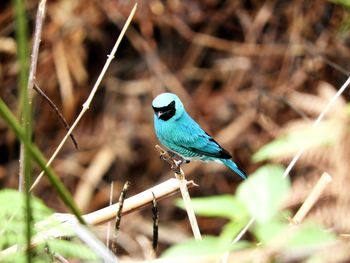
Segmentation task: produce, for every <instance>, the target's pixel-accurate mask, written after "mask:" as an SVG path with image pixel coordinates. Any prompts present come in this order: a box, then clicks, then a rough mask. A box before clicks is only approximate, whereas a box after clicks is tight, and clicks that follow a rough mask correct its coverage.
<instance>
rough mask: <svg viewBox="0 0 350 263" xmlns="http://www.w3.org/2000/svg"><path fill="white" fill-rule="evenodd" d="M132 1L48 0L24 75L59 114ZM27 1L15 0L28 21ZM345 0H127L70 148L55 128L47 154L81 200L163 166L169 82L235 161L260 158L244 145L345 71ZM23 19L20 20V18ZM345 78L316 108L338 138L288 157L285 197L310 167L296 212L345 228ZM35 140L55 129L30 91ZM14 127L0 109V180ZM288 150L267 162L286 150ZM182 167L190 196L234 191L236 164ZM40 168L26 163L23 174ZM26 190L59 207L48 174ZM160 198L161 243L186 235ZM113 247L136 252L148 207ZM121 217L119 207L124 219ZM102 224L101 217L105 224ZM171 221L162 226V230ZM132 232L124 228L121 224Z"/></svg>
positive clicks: (253, 145)
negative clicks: (159, 127)
mask: <svg viewBox="0 0 350 263" xmlns="http://www.w3.org/2000/svg"><path fill="white" fill-rule="evenodd" d="M133 4H134V1H106V0H104V1H94V0H85V1H82V0H77V1H63V0H57V1H48V3H47V16H46V20H45V24H44V27H43V35H42V42H41V47H40V55H39V60H38V68H37V75H36V82H37V84H38V86H39V87H40V88H41V89H42V90H43V91H44V92H45V93H46V94H47V95H48V96H49V97H50V98H51V99H52V100H53V101H54V102H55V103H56V104H57V105H58V107H59V108H60V109H61V110H62V113H63V115H64V116H65V118H66V119H67V121H68V123H72V122H73V121H74V119H75V118H76V116H77V114H78V112H79V111H80V109H81V106H82V103H83V102H84V101H85V100H86V98H87V96H88V94H89V92H90V90H91V87H92V86H93V83H94V82H95V80H96V78H97V76H98V74H99V72H100V70H101V68H102V67H103V64H104V62H105V59H106V55H107V54H108V53H109V51H110V49H111V47H112V46H113V44H114V42H115V40H116V38H117V36H118V34H119V32H120V29H121V27H122V25H123V23H124V21H125V18H126V17H127V16H128V14H129V12H130V10H131V8H132V6H133ZM0 6H1V10H2V11H1V13H0V83H1V89H0V94H1V98H3V99H4V100H5V102H6V103H7V104H8V105H9V106H10V107H11V109H12V110H13V111H14V112H16V111H17V101H18V98H17V82H16V75H17V71H18V64H17V63H16V41H15V39H14V23H13V10H12V6H11V1H3V2H2V3H1V4H0ZM36 8H37V1H27V10H28V17H29V21H30V26H31V30H33V24H34V19H35V13H36ZM346 18H347V12H346V10H345V9H344V7H342V6H340V5H336V4H334V3H331V2H328V1H322V0H317V1H299V0H298V1H279V0H272V1H255V0H250V1H217V0H206V1H190V0H186V1H180V0H167V1H158V0H153V1H150V0H149V1H140V2H139V6H138V10H137V12H136V15H135V17H134V19H133V22H132V24H131V26H130V27H129V29H128V31H127V34H126V37H125V38H124V40H123V42H122V45H121V47H120V48H119V50H118V51H117V56H116V60H114V61H113V62H112V64H111V67H110V68H109V70H108V72H107V74H106V76H105V78H104V80H103V83H102V86H101V88H100V89H99V91H98V92H97V94H96V97H95V99H94V100H93V102H92V105H91V108H90V110H89V111H88V112H87V113H86V115H85V116H84V118H83V119H82V121H81V123H80V124H79V126H78V127H77V128H76V130H75V131H74V135H75V138H76V139H77V141H78V144H79V149H78V150H76V149H75V148H74V145H73V143H72V142H71V141H67V143H66V144H65V146H64V148H63V150H62V151H61V153H60V154H59V155H58V157H57V158H56V160H55V161H54V163H53V165H52V167H53V169H54V170H55V171H57V173H58V174H59V175H60V177H61V178H62V180H63V182H64V183H65V185H66V186H67V187H68V188H69V189H70V190H71V192H72V193H73V195H74V197H75V199H76V201H77V203H78V205H79V206H80V208H81V209H82V210H83V211H84V212H89V211H93V210H96V209H98V208H100V207H103V206H106V205H107V204H108V203H109V188H110V182H111V181H114V183H115V185H114V189H115V192H114V195H115V200H117V198H118V195H119V192H120V189H121V188H122V186H123V184H124V182H125V181H126V180H128V181H130V182H131V186H130V190H129V192H128V195H129V196H131V195H133V194H135V193H138V192H140V191H143V190H145V189H147V188H149V187H151V186H153V185H155V184H157V183H159V182H161V181H164V180H165V179H166V178H169V177H171V176H172V173H170V172H169V167H168V166H167V165H166V164H165V163H164V162H162V161H160V160H159V155H158V152H157V151H156V150H155V148H154V146H155V145H156V144H157V143H158V142H157V140H156V137H155V134H154V131H153V112H152V108H151V101H152V99H153V97H154V96H155V95H157V94H159V93H160V92H164V91H171V92H174V93H176V94H178V95H179V96H180V97H181V98H182V100H183V102H184V104H185V105H186V106H187V108H188V111H189V112H190V113H191V114H192V116H193V117H194V118H195V119H196V120H198V122H199V123H200V124H201V125H202V126H203V127H204V128H205V129H206V130H207V131H208V132H209V133H210V134H213V135H214V137H215V138H216V139H217V141H219V142H220V143H221V144H222V145H223V146H225V148H227V149H228V150H229V151H230V152H232V153H233V156H234V160H235V161H236V162H237V163H238V164H239V165H240V166H241V167H242V169H244V170H245V171H246V172H247V173H248V174H249V173H251V172H253V171H254V170H255V169H256V168H257V167H259V166H260V165H261V163H253V162H252V161H251V156H252V155H253V153H255V152H256V151H257V150H258V149H259V148H260V147H262V146H263V145H265V144H266V143H268V142H270V141H271V140H273V139H274V138H276V137H277V136H279V135H281V134H283V133H285V132H286V131H288V130H290V129H303V128H304V127H305V125H306V124H307V123H308V122H310V120H313V119H315V118H316V117H317V115H318V114H319V113H320V112H321V111H322V109H323V108H324V106H325V104H326V103H327V101H329V99H330V98H331V97H332V96H333V95H334V94H335V92H336V90H337V89H339V87H340V86H341V85H342V83H343V82H344V80H345V79H346V78H347V75H349V72H350V70H349V69H348V68H349V63H348V61H349V60H350V52H349V51H350V50H349V34H348V33H347V31H345V29H346V22H345V21H346ZM31 32H32V31H31ZM348 96H349V91H346V92H345V93H344V94H343V96H342V97H341V99H339V100H338V101H337V103H336V105H335V107H333V108H332V111H331V112H330V113H329V114H328V115H327V118H328V119H332V120H333V121H334V136H337V140H336V141H337V142H336V144H335V145H333V146H332V147H322V148H317V149H313V150H308V151H307V152H306V153H305V154H304V155H303V157H302V158H301V160H300V161H299V162H298V163H297V166H296V167H295V168H294V169H293V170H292V173H291V178H292V181H293V196H292V198H291V199H290V200H289V202H288V204H286V205H287V206H288V207H290V208H292V209H294V208H296V207H297V206H298V205H300V203H301V202H302V201H303V200H304V199H305V197H306V195H307V194H308V192H309V191H310V189H311V187H312V186H313V185H314V183H315V182H316V180H317V179H318V178H319V176H320V174H321V173H322V172H323V171H328V172H329V173H330V174H331V175H332V176H333V180H334V181H333V183H332V186H331V187H329V188H328V189H327V192H326V195H325V196H324V197H323V198H322V199H321V200H320V201H319V202H318V203H317V205H316V207H314V208H313V210H312V211H311V213H310V215H309V217H312V218H314V219H315V220H317V221H319V222H321V223H324V224H325V225H326V226H327V227H330V228H332V229H334V230H336V231H337V232H338V233H342V234H346V233H349V232H350V221H349V216H350V212H349V211H350V209H349V205H350V193H349V191H348V188H349V177H348V171H349V168H350V167H349V163H350V162H349V158H350V153H349V145H350V138H349V135H348V129H349V128H348V123H349V120H348V119H347V118H348V116H343V115H342V114H341V112H342V110H343V109H344V108H345V107H346V101H347V100H348ZM33 105H34V127H35V128H34V141H35V143H36V144H37V145H38V146H39V148H40V149H41V150H42V151H43V153H44V154H45V155H46V156H47V157H49V156H50V155H51V154H52V153H53V151H54V150H55V149H56V147H57V145H58V144H59V142H60V140H61V139H62V137H63V136H64V135H65V132H66V131H65V129H64V127H63V126H62V125H61V123H60V121H59V120H58V118H57V116H56V115H55V114H54V113H53V111H52V109H51V108H50V106H49V105H48V103H47V102H46V101H45V100H44V99H43V98H42V97H40V96H38V95H36V96H35V98H34V103H33ZM18 145H19V143H18V141H17V140H16V138H15V136H14V135H13V133H12V132H11V131H10V130H9V129H8V128H7V127H6V125H5V124H4V123H3V122H2V121H1V120H0V183H1V186H2V187H4V188H5V187H11V188H16V187H17V184H18V182H17V180H18V176H17V171H18V159H19V156H18ZM292 156H293V154H292V153H291V154H286V155H285V156H281V158H280V159H278V160H277V159H276V160H275V161H276V162H281V163H283V164H288V161H289V160H290V158H291V157H292ZM184 170H185V173H186V175H187V176H188V177H189V178H190V179H193V180H195V182H196V183H197V184H199V186H200V187H198V188H194V189H192V190H191V194H192V196H209V195H214V194H225V193H233V192H234V190H235V188H236V187H237V185H238V184H239V183H240V179H239V178H238V176H236V175H233V174H232V173H230V171H228V170H227V169H226V168H225V167H222V166H218V165H215V164H199V163H191V164H189V165H187V166H186V167H184ZM39 172H40V171H39V170H36V174H38V173H39ZM35 195H37V196H39V197H41V198H42V199H43V200H45V202H46V203H47V204H48V205H49V206H50V207H52V208H54V209H55V210H57V211H66V208H65V207H64V205H63V203H62V202H61V201H58V197H57V195H56V193H55V192H53V191H52V188H51V187H50V185H49V183H48V181H47V180H46V179H44V180H42V181H41V183H40V184H39V185H38V186H37V187H36V189H35ZM172 202H173V199H172V198H170V199H167V200H163V201H162V202H160V203H159V211H160V233H161V234H160V245H161V246H160V250H161V249H163V248H164V247H166V246H168V245H169V244H172V243H174V242H181V240H183V239H184V238H186V237H188V236H190V235H191V232H190V229H189V226H188V223H187V220H186V214H185V213H184V212H183V211H181V210H179V209H177V208H176V207H175V206H174V205H173V203H172ZM124 219H125V220H124V221H122V225H121V233H120V238H119V240H120V242H121V244H120V245H121V247H123V248H124V249H125V251H126V252H127V253H130V254H132V255H133V256H140V257H142V249H141V248H140V247H142V238H141V237H142V236H144V235H145V236H148V237H149V236H151V233H152V225H151V224H152V216H151V211H150V209H149V210H144V211H139V212H134V213H133V214H132V215H127V216H125V218H124ZM131 219H132V220H131ZM198 220H199V226H200V228H201V230H202V232H203V233H206V234H217V233H218V232H219V231H220V228H221V227H222V225H223V223H224V221H223V220H219V219H218V220H213V219H210V220H209V219H205V218H199V219H198ZM104 230H105V229H103V232H104ZM169 233H170V234H169ZM127 236H129V237H135V238H131V239H130V238H126V237H127Z"/></svg>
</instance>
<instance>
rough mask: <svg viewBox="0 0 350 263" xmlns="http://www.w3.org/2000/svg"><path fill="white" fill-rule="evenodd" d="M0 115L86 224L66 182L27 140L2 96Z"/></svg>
mask: <svg viewBox="0 0 350 263" xmlns="http://www.w3.org/2000/svg"><path fill="white" fill-rule="evenodd" d="M0 116H1V117H2V118H3V119H4V121H5V122H6V123H7V124H8V125H9V126H10V127H11V128H12V130H13V131H14V132H15V134H16V135H17V137H18V138H19V139H21V140H22V142H23V143H24V145H25V146H26V147H28V150H29V152H30V153H31V154H32V156H33V159H34V160H35V161H36V162H37V164H38V165H39V166H40V168H41V169H43V170H44V172H45V174H46V175H47V177H48V179H49V181H50V182H51V184H52V186H53V187H54V188H55V189H56V191H57V192H58V194H59V196H60V197H61V199H62V200H63V202H64V203H65V204H66V205H67V206H68V207H69V208H70V210H71V211H72V212H73V214H74V215H75V216H76V217H77V219H78V220H79V221H80V223H82V224H85V221H84V219H83V218H82V216H81V213H80V211H79V209H78V207H77V206H76V204H75V203H74V200H73V198H72V196H71V194H70V193H69V191H68V190H67V188H66V187H65V186H64V184H63V183H62V182H61V180H60V179H59V178H58V177H57V175H56V174H55V172H54V171H53V170H52V169H51V168H50V167H46V163H47V161H46V159H45V157H44V156H43V154H42V153H41V151H40V150H39V149H38V147H37V146H36V145H34V144H33V143H31V142H28V141H27V140H25V133H24V130H23V128H22V127H21V126H20V124H19V123H18V121H17V119H16V118H15V116H14V115H13V114H12V112H11V111H10V109H9V108H8V107H7V105H6V104H5V103H4V101H3V100H2V99H1V98H0Z"/></svg>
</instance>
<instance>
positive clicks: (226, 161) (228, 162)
mask: <svg viewBox="0 0 350 263" xmlns="http://www.w3.org/2000/svg"><path fill="white" fill-rule="evenodd" d="M220 161H221V162H222V163H223V164H224V165H226V166H227V167H228V168H230V169H231V170H233V171H234V172H235V173H236V174H238V175H239V176H240V177H242V178H243V179H247V175H246V174H245V172H243V171H242V170H241V169H240V168H239V167H238V166H237V164H235V163H234V162H233V161H232V160H231V159H221V160H220Z"/></svg>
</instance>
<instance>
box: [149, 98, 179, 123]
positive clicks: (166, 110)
mask: <svg viewBox="0 0 350 263" xmlns="http://www.w3.org/2000/svg"><path fill="white" fill-rule="evenodd" d="M153 110H154V112H155V114H156V115H158V114H160V115H159V119H161V120H163V121H167V120H169V119H171V118H172V117H173V116H174V115H175V113H176V109H175V101H174V100H173V101H172V102H170V103H169V104H168V105H167V106H164V107H159V108H158V107H153Z"/></svg>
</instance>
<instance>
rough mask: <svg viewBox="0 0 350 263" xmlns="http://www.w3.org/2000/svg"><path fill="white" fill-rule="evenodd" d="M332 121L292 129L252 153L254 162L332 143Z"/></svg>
mask: <svg viewBox="0 0 350 263" xmlns="http://www.w3.org/2000/svg"><path fill="white" fill-rule="evenodd" d="M334 127H335V124H334V121H325V122H322V123H319V124H318V125H317V126H314V125H311V124H310V125H308V126H305V128H304V129H300V130H297V131H295V130H294V131H292V132H290V133H288V134H287V135H285V136H282V137H280V138H278V139H276V140H274V141H272V142H270V143H268V144H266V145H264V146H263V147H262V148H261V149H260V150H259V151H258V152H256V153H255V154H254V155H253V158H252V159H253V161H254V162H260V161H264V160H268V159H273V158H277V157H283V156H290V155H291V154H293V153H296V152H298V151H299V150H300V149H302V148H305V149H307V148H313V147H316V146H322V145H329V144H333V143H334V142H335V140H337V136H336V134H335V131H337V129H334Z"/></svg>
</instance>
